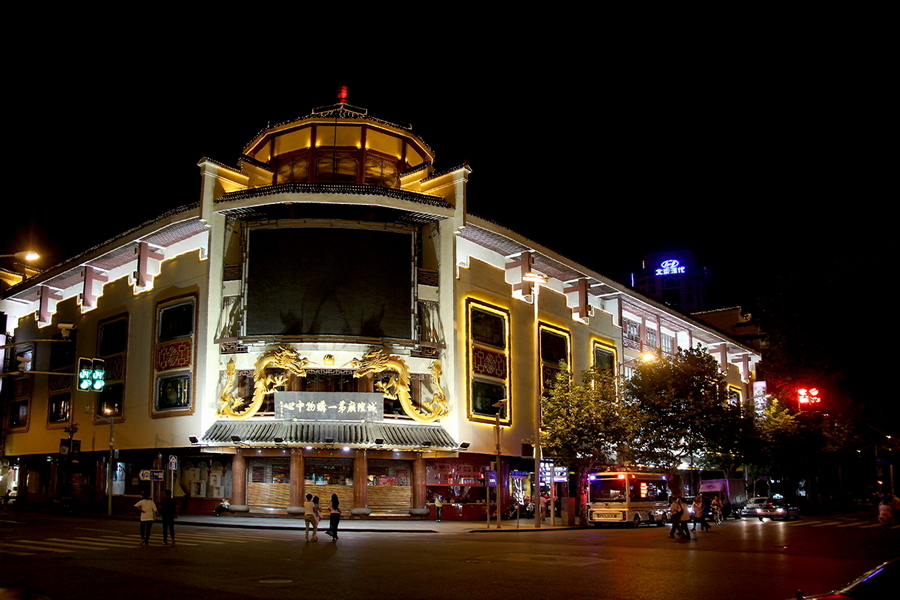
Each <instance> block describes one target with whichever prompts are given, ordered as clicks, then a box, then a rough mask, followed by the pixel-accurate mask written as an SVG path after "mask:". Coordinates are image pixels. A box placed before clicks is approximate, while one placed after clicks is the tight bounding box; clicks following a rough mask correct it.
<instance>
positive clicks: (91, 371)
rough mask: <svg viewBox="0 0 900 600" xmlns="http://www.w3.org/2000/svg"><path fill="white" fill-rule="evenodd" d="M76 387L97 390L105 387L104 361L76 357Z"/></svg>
mask: <svg viewBox="0 0 900 600" xmlns="http://www.w3.org/2000/svg"><path fill="white" fill-rule="evenodd" d="M77 375H78V389H79V390H81V391H83V392H99V391H102V390H103V388H104V387H106V361H105V360H102V359H99V358H79V359H78V373H77Z"/></svg>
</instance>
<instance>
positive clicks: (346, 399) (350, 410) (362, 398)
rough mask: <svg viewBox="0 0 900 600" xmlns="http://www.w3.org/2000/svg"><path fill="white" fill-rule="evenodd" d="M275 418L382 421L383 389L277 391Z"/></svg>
mask: <svg viewBox="0 0 900 600" xmlns="http://www.w3.org/2000/svg"><path fill="white" fill-rule="evenodd" d="M275 417H276V418H278V419H287V420H290V419H297V420H303V421H361V420H363V419H365V420H367V421H381V420H382V419H383V417H384V394H382V393H381V392H275Z"/></svg>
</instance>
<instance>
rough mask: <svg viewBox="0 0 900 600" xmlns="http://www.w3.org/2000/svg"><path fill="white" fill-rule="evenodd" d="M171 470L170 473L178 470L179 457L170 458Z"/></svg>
mask: <svg viewBox="0 0 900 600" xmlns="http://www.w3.org/2000/svg"><path fill="white" fill-rule="evenodd" d="M169 470H170V471H177V470H178V457H177V456H175V455H172V456H169Z"/></svg>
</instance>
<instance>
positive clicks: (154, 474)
mask: <svg viewBox="0 0 900 600" xmlns="http://www.w3.org/2000/svg"><path fill="white" fill-rule="evenodd" d="M164 473H165V471H163V470H162V469H144V470H143V471H141V472H140V475H139V477H140V479H141V481H164V480H165V479H164V477H163V474H164Z"/></svg>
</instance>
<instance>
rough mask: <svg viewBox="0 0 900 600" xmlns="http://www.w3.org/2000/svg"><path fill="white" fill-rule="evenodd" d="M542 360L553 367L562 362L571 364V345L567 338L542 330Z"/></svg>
mask: <svg viewBox="0 0 900 600" xmlns="http://www.w3.org/2000/svg"><path fill="white" fill-rule="evenodd" d="M541 360H544V361H546V362H549V363H553V365H554V366H555V365H558V364H559V363H560V361H562V362H565V363H568V362H569V344H568V340H567V339H566V336H564V335H560V334H558V333H554V332H552V331H548V330H546V329H542V330H541Z"/></svg>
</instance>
